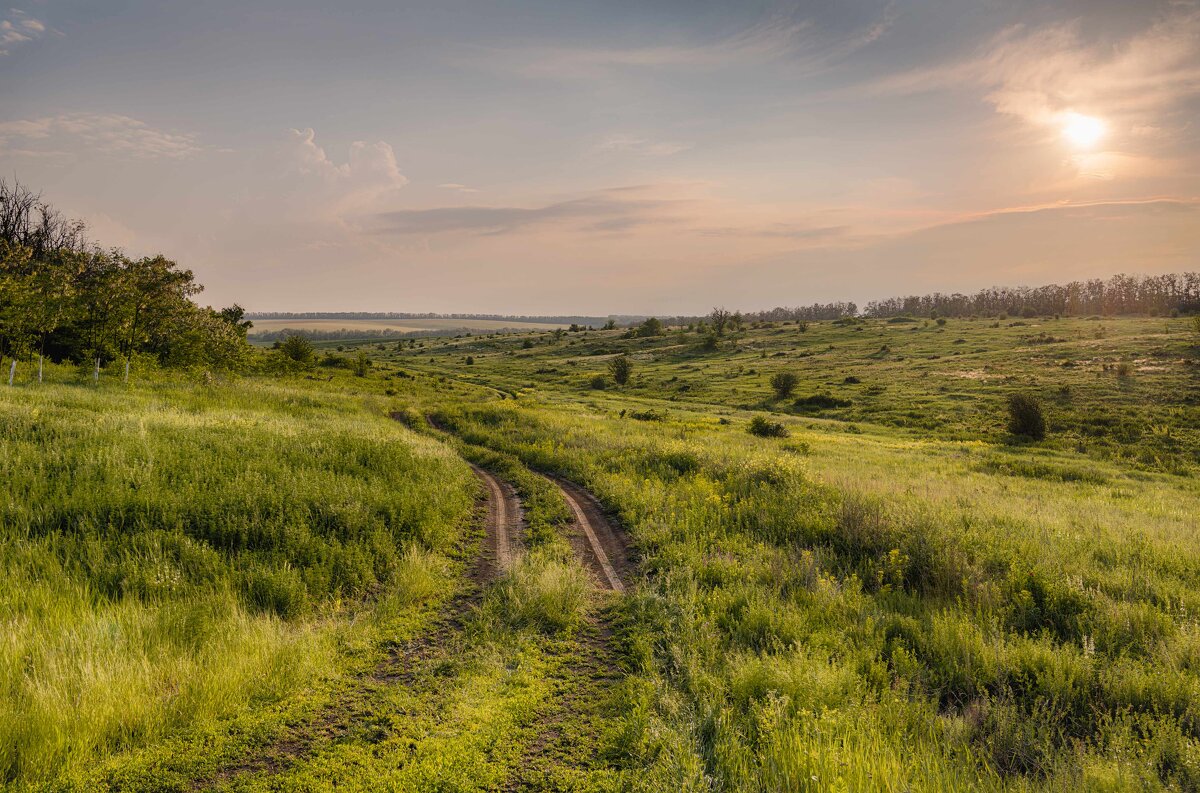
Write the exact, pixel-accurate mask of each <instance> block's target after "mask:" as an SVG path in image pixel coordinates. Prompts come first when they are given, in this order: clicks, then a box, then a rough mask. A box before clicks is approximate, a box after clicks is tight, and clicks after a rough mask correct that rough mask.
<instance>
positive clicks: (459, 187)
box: [438, 182, 479, 193]
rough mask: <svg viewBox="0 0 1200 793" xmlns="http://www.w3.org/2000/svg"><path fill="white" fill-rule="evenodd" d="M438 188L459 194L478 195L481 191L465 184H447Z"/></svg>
mask: <svg viewBox="0 0 1200 793" xmlns="http://www.w3.org/2000/svg"><path fill="white" fill-rule="evenodd" d="M438 187H439V188H441V189H442V190H455V191H457V192H459V193H478V192H479V190H478V189H477V188H474V187H467V186H466V185H465V184H459V183H458V182H446V183H445V184H440V185H438Z"/></svg>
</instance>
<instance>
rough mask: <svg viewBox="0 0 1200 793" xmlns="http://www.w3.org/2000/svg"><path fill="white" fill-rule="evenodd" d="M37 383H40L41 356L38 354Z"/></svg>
mask: <svg viewBox="0 0 1200 793" xmlns="http://www.w3.org/2000/svg"><path fill="white" fill-rule="evenodd" d="M38 382H39V383H40V382H42V354H41V353H38Z"/></svg>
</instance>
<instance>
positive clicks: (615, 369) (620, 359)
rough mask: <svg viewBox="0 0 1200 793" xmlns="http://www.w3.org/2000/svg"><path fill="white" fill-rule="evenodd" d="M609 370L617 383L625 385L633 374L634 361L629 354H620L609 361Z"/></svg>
mask: <svg viewBox="0 0 1200 793" xmlns="http://www.w3.org/2000/svg"><path fill="white" fill-rule="evenodd" d="M608 372H609V374H611V375H612V379H613V380H614V381H615V382H616V384H617V385H625V384H626V383H628V382H629V376H630V375H631V374H633V361H631V360H629V356H628V355H618V356H617V357H616V358H613V359H612V360H611V361H609V362H608Z"/></svg>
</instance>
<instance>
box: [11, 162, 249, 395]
mask: <svg viewBox="0 0 1200 793" xmlns="http://www.w3.org/2000/svg"><path fill="white" fill-rule="evenodd" d="M203 288H204V287H203V286H201V285H200V284H198V283H196V280H195V276H194V275H193V274H192V271H191V270H187V269H183V268H181V267H180V266H179V265H178V264H176V263H175V262H173V261H171V260H170V259H167V258H166V257H164V256H162V255H157V256H147V257H141V258H133V257H130V256H127V255H126V254H125V253H124V252H123V251H121V250H120V249H117V248H112V249H103V248H101V247H99V246H98V245H97V244H95V243H93V242H92V241H90V240H89V239H88V237H87V233H86V228H85V226H84V224H83V223H82V222H80V221H77V220H70V219H68V218H66V217H64V216H63V215H62V214H61V213H60V212H59V211H58V210H56V209H54V207H52V206H50V205H49V204H48V203H46V202H45V201H44V200H43V199H42V197H41V195H40V194H38V193H35V192H33V191H31V190H29V189H28V188H26V187H25V186H23V185H21V184H20V183H19V182H13V183H12V184H9V183H8V182H7V181H5V180H3V179H0V361H3V360H5V359H6V358H7V360H8V361H9V362H10V363H16V362H18V361H31V360H33V359H34V358H35V357H37V358H38V359H39V360H40V359H41V358H42V357H43V356H45V357H46V358H49V359H51V360H54V361H60V362H61V361H71V362H75V363H80V364H84V363H86V364H89V365H92V364H94V365H95V366H96V368H97V371H98V370H99V367H100V366H101V365H105V364H109V363H112V362H114V361H124V362H126V364H128V362H129V361H130V360H131V359H132V358H134V357H135V356H138V355H148V356H152V357H153V358H154V359H156V360H157V362H158V363H160V364H162V365H164V366H180V367H188V366H201V367H206V368H210V369H234V368H239V367H240V366H241V365H242V364H244V363H245V361H246V357H247V355H248V352H249V345H248V344H247V342H246V332H247V331H248V330H249V328H250V325H251V323H250V322H248V321H247V320H246V319H245V313H244V312H243V310H242V309H241V308H240V307H239V306H237V305H234V306H230V307H229V308H224V309H221V310H214V309H212V308H203V307H201V306H199V305H197V304H196V303H195V302H194V301H193V300H192V298H193V297H194V296H196V295H197V294H199V293H200V292H201V291H202V290H203ZM9 371H11V370H9ZM7 373H8V372H6V374H7Z"/></svg>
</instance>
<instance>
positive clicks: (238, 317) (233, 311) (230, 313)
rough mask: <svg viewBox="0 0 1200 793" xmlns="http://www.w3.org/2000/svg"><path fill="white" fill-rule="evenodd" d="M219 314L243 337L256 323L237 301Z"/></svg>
mask: <svg viewBox="0 0 1200 793" xmlns="http://www.w3.org/2000/svg"><path fill="white" fill-rule="evenodd" d="M217 314H218V316H220V317H221V319H223V320H225V321H226V322H228V323H229V324H230V325H232V326H233V327H235V328H237V330H238V331H239V332H240V333H241V334H242V338H246V334H247V333H248V332H249V331H250V329H251V328H253V327H254V323H253V322H251V321H250V320H248V319H246V309H244V308H242V307H241V306H239V305H238V304H237V303H234V304H233V305H232V306H227V307H226V308H223V309H221V310H220V311H219V312H217ZM403 343H404V342H399V343H398V344H397V349H398V348H399V345H400V344H403Z"/></svg>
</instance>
